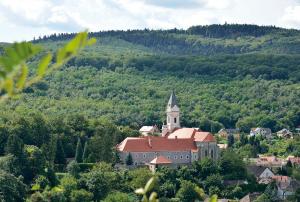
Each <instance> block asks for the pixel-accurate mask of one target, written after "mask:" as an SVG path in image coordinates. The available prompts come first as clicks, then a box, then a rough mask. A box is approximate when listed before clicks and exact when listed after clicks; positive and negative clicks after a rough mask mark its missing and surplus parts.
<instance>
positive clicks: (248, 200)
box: [239, 192, 261, 202]
mask: <svg viewBox="0 0 300 202" xmlns="http://www.w3.org/2000/svg"><path fill="white" fill-rule="evenodd" d="M260 195H261V193H258V192H254V193H250V194H247V195H246V196H244V197H243V198H241V199H240V200H239V202H253V201H255V200H256V199H257V198H258V197H259V196H260Z"/></svg>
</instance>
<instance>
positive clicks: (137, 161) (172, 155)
mask: <svg viewBox="0 0 300 202" xmlns="http://www.w3.org/2000/svg"><path fill="white" fill-rule="evenodd" d="M130 154H131V156H132V159H133V163H134V165H143V164H145V163H149V162H150V161H152V160H153V159H154V158H155V157H156V156H164V157H166V158H168V159H170V160H171V161H172V162H173V163H174V164H190V163H191V161H192V160H191V157H192V156H191V151H171V152H167V151H161V152H130ZM127 155H128V152H121V153H120V160H121V161H123V162H124V163H125V161H126V156H127Z"/></svg>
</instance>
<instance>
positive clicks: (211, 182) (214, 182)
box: [204, 174, 223, 190]
mask: <svg viewBox="0 0 300 202" xmlns="http://www.w3.org/2000/svg"><path fill="white" fill-rule="evenodd" d="M222 180H223V179H222V176H221V175H220V174H213V175H210V176H208V177H207V178H206V180H205V181H204V184H205V188H206V189H207V190H208V188H209V187H211V186H214V187H218V188H222Z"/></svg>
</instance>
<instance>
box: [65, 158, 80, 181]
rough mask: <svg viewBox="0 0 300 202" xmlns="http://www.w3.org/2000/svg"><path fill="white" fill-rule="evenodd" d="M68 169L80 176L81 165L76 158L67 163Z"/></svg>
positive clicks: (69, 171) (72, 173)
mask: <svg viewBox="0 0 300 202" xmlns="http://www.w3.org/2000/svg"><path fill="white" fill-rule="evenodd" d="M67 171H68V173H70V174H71V175H72V176H74V177H75V178H78V177H79V172H80V167H79V165H78V163H77V162H76V161H74V160H72V161H70V163H69V164H68V165H67Z"/></svg>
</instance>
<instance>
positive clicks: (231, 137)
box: [227, 134, 234, 147]
mask: <svg viewBox="0 0 300 202" xmlns="http://www.w3.org/2000/svg"><path fill="white" fill-rule="evenodd" d="M227 144H228V147H232V146H233V144H234V136H233V135H232V134H230V135H228V137H227Z"/></svg>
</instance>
